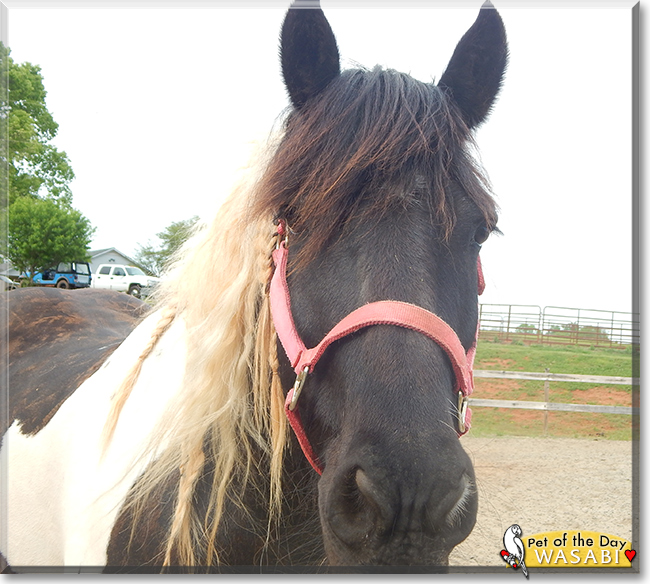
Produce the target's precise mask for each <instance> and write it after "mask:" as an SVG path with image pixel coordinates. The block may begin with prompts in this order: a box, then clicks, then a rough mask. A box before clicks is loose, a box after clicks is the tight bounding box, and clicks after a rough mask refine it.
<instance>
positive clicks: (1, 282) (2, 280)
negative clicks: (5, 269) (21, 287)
mask: <svg viewBox="0 0 650 584" xmlns="http://www.w3.org/2000/svg"><path fill="white" fill-rule="evenodd" d="M16 288H18V284H16V282H14V281H13V280H12V279H11V278H8V277H7V276H4V275H0V290H15V289H16Z"/></svg>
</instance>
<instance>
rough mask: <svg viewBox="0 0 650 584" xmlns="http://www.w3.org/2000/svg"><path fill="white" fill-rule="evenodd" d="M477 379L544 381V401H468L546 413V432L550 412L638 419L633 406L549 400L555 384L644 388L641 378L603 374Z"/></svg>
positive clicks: (485, 374)
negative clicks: (571, 383)
mask: <svg viewBox="0 0 650 584" xmlns="http://www.w3.org/2000/svg"><path fill="white" fill-rule="evenodd" d="M474 377H477V378H488V379H520V380H523V381H543V382H544V401H518V400H502V399H477V398H472V397H470V398H469V400H468V402H469V405H470V406H473V407H490V408H517V409H524V410H542V411H544V433H546V431H547V428H548V412H588V413H597V414H624V415H629V416H632V415H634V416H638V415H639V408H638V407H632V406H601V405H592V404H567V403H554V402H550V401H549V387H550V382H551V381H570V382H578V383H592V384H595V385H632V386H638V385H640V383H639V379H638V378H637V377H608V376H603V375H568V374H564V373H549V372H548V370H547V371H546V372H545V373H529V372H524V371H489V370H484V369H477V370H474Z"/></svg>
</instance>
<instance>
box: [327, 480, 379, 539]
mask: <svg viewBox="0 0 650 584" xmlns="http://www.w3.org/2000/svg"><path fill="white" fill-rule="evenodd" d="M330 501H331V505H330V507H329V510H328V518H329V525H330V527H331V529H332V531H334V533H335V534H336V535H337V537H338V538H339V539H340V540H341V541H343V542H344V543H345V544H347V545H348V546H351V547H354V546H358V545H360V544H363V543H364V542H365V541H367V540H368V539H369V538H370V536H371V535H373V534H376V533H377V532H379V533H381V532H382V531H383V530H382V527H381V526H382V521H381V518H382V516H383V515H384V512H385V509H384V506H385V505H384V504H383V501H382V496H381V494H380V493H379V491H378V489H377V488H376V486H375V485H374V483H373V481H372V480H371V479H370V478H369V477H368V475H367V474H366V473H365V472H364V471H363V470H362V469H360V468H355V469H352V470H351V471H349V472H347V473H345V475H344V476H343V477H342V478H341V479H340V481H339V482H338V488H335V491H334V493H333V496H332V497H331V499H330Z"/></svg>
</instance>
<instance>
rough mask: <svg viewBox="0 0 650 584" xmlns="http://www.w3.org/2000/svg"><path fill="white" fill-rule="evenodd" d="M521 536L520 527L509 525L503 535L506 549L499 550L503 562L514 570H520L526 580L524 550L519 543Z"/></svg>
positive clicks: (522, 545)
mask: <svg viewBox="0 0 650 584" xmlns="http://www.w3.org/2000/svg"><path fill="white" fill-rule="evenodd" d="M521 534H522V531H521V527H519V526H518V525H517V524H515V525H511V526H510V527H508V529H506V532H505V533H504V534H503V545H504V546H505V548H506V549H505V550H501V557H502V558H503V561H504V562H506V563H507V564H509V565H510V566H512V567H513V568H514V569H515V570H516V569H517V568H521V572H522V574H523V575H524V576H526V578H528V569H527V568H526V564H524V555H525V554H526V549H525V548H524V544H523V542H522V541H521Z"/></svg>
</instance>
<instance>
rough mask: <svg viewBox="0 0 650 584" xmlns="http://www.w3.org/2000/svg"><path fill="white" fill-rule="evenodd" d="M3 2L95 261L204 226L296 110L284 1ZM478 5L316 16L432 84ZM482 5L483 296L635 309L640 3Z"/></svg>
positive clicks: (363, 57) (334, 6) (348, 40)
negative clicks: (196, 223) (495, 94)
mask: <svg viewBox="0 0 650 584" xmlns="http://www.w3.org/2000/svg"><path fill="white" fill-rule="evenodd" d="M4 3H5V4H6V5H7V6H8V20H7V26H6V29H7V30H8V38H7V39H6V42H7V44H8V45H9V47H10V48H11V55H12V58H13V59H14V60H15V61H16V62H18V63H22V62H25V61H28V62H31V63H33V64H37V65H39V66H40V67H41V70H42V74H43V77H44V83H45V88H46V90H47V92H48V96H47V105H48V108H49V110H50V111H51V112H52V114H53V116H54V119H55V120H56V121H57V122H58V124H59V133H58V135H57V137H56V139H55V140H54V144H55V145H56V146H57V148H59V149H60V150H63V151H65V152H66V153H67V154H68V156H69V158H70V161H71V164H72V167H73V169H74V172H75V174H76V178H75V180H74V181H73V182H72V183H71V185H70V186H71V189H72V193H73V197H74V198H73V206H74V207H76V208H77V209H79V210H80V211H81V212H82V213H83V214H84V215H85V216H86V217H88V219H90V221H91V223H92V225H93V226H95V227H96V233H95V237H94V240H93V241H92V243H91V248H93V249H98V248H104V247H116V248H117V249H119V250H120V251H122V252H123V253H125V254H127V255H130V256H132V255H134V254H135V252H136V250H137V249H138V246H139V245H145V244H147V243H154V244H156V243H157V239H156V233H158V232H160V231H162V230H164V229H165V227H167V226H168V225H169V224H170V223H172V222H173V221H179V220H181V219H187V218H190V217H192V216H194V215H198V216H200V217H201V218H202V219H204V220H209V219H210V217H212V215H213V214H214V213H215V211H216V210H217V208H218V206H219V204H220V202H221V201H222V200H223V198H224V197H225V196H226V195H227V194H228V192H229V190H230V188H231V186H232V185H233V184H234V181H235V180H236V179H237V177H238V176H239V175H240V172H241V169H242V168H243V167H245V166H246V164H247V161H248V159H249V157H250V155H251V153H252V152H253V151H254V146H255V144H257V143H260V142H264V141H265V140H266V139H267V138H268V136H269V135H270V133H271V131H272V130H273V129H274V128H276V127H277V125H278V122H279V120H280V115H281V113H282V112H283V110H284V109H285V108H286V107H287V106H288V98H287V96H286V92H285V90H284V87H283V85H282V80H281V75H280V67H279V61H278V35H279V30H280V26H281V23H282V19H283V17H284V13H285V11H286V8H287V6H288V4H289V2H288V1H287V2H279V1H271V2H266V3H265V4H263V6H264V8H260V6H261V5H262V3H261V2H259V1H258V2H252V1H246V0H244V1H242V2H239V3H238V4H234V3H232V2H225V1H223V2H218V1H215V2H211V1H210V0H204V1H203V2H198V1H189V2H185V3H180V2H174V1H169V0H168V1H167V2H162V1H161V2H156V1H153V2H150V3H149V4H150V6H148V7H143V6H144V5H143V3H142V2H138V1H137V0H136V1H134V2H131V3H130V5H129V6H130V7H127V8H124V7H120V6H125V5H126V4H128V3H125V2H120V1H117V2H113V3H112V4H111V3H110V2H106V1H104V2H93V1H92V0H88V1H83V0H78V1H76V2H70V1H69V2H67V3H66V2H64V1H61V2H59V1H57V0H51V1H50V2H47V3H45V2H42V1H41V2H39V1H30V0H4ZM481 3H482V2H481V1H480V0H479V1H458V2H455V3H450V2H446V3H444V2H434V1H428V2H427V1H424V0H419V1H414V0H410V1H408V2H407V1H404V2H401V3H397V2H390V1H386V0H384V2H374V3H372V2H368V3H366V5H367V6H364V7H359V6H361V5H360V4H359V3H358V2H348V3H347V5H346V4H345V3H343V2H341V0H331V1H328V0H322V7H323V9H324V11H325V14H326V16H327V17H328V20H329V21H330V24H331V26H332V28H333V30H334V33H335V35H336V36H337V41H338V45H339V50H340V52H341V56H342V63H343V66H344V67H351V66H354V65H355V64H356V63H359V64H361V65H364V66H366V67H372V66H374V65H375V64H380V65H382V66H385V67H390V68H393V69H397V70H400V71H404V72H407V73H411V74H412V75H413V76H414V77H416V78H418V79H420V80H422V81H431V80H432V79H438V78H439V77H440V75H441V74H442V73H443V71H444V69H445V67H446V65H447V63H448V61H449V58H450V57H451V54H452V52H453V50H454V48H455V45H456V43H457V42H458V40H459V39H460V38H461V36H462V35H463V34H464V32H465V31H466V30H467V29H468V28H469V27H470V26H471V24H472V23H473V21H474V20H475V18H476V16H477V14H478V8H479V7H480V5H481ZM494 4H495V5H496V6H497V9H498V10H499V12H500V14H501V16H502V18H503V20H504V23H505V27H506V31H507V35H508V40H509V48H510V63H509V67H508V70H507V73H506V77H505V81H504V84H503V89H502V92H501V94H500V97H499V100H498V102H497V103H496V105H495V107H494V110H493V113H492V115H491V117H490V119H489V120H488V121H487V122H486V123H485V124H484V125H483V126H482V127H481V128H479V130H478V131H477V133H476V141H477V143H478V147H479V151H480V160H481V162H482V164H483V165H484V167H485V169H486V171H487V173H488V176H489V177H490V180H491V183H492V187H493V190H494V193H495V196H496V199H497V202H498V204H499V206H500V209H501V212H500V219H499V228H500V230H501V231H502V232H503V235H499V236H492V237H491V238H490V239H489V240H488V242H486V243H485V244H484V246H483V250H482V252H481V257H482V263H483V269H484V273H485V277H486V283H487V287H486V291H485V293H484V295H483V296H482V297H481V302H482V303H486V304H520V305H532V306H540V307H542V308H543V307H545V306H560V307H570V308H584V309H597V310H615V311H621V312H628V311H631V310H632V248H633V243H634V242H633V239H632V127H633V118H632V10H631V5H632V2H628V1H623V0H621V1H619V2H614V1H610V2H605V1H602V0H601V1H600V2H582V4H581V6H580V7H576V6H575V5H574V4H572V3H571V2H565V3H557V2H552V1H547V2H515V1H513V0H503V2H498V0H494ZM107 5H112V6H115V7H114V8H105V7H103V8H102V7H98V6H107ZM179 5H182V6H183V8H178V7H177V6H179ZM43 6H47V7H46V8H43ZM64 6H67V7H64ZM70 6H76V7H70ZM133 6H138V7H137V8H134V7H133ZM195 6H201V8H197V7H195ZM233 6H237V8H233ZM342 6H345V7H342ZM350 6H354V7H350ZM443 6H447V7H443ZM449 6H454V7H453V8H449Z"/></svg>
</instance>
